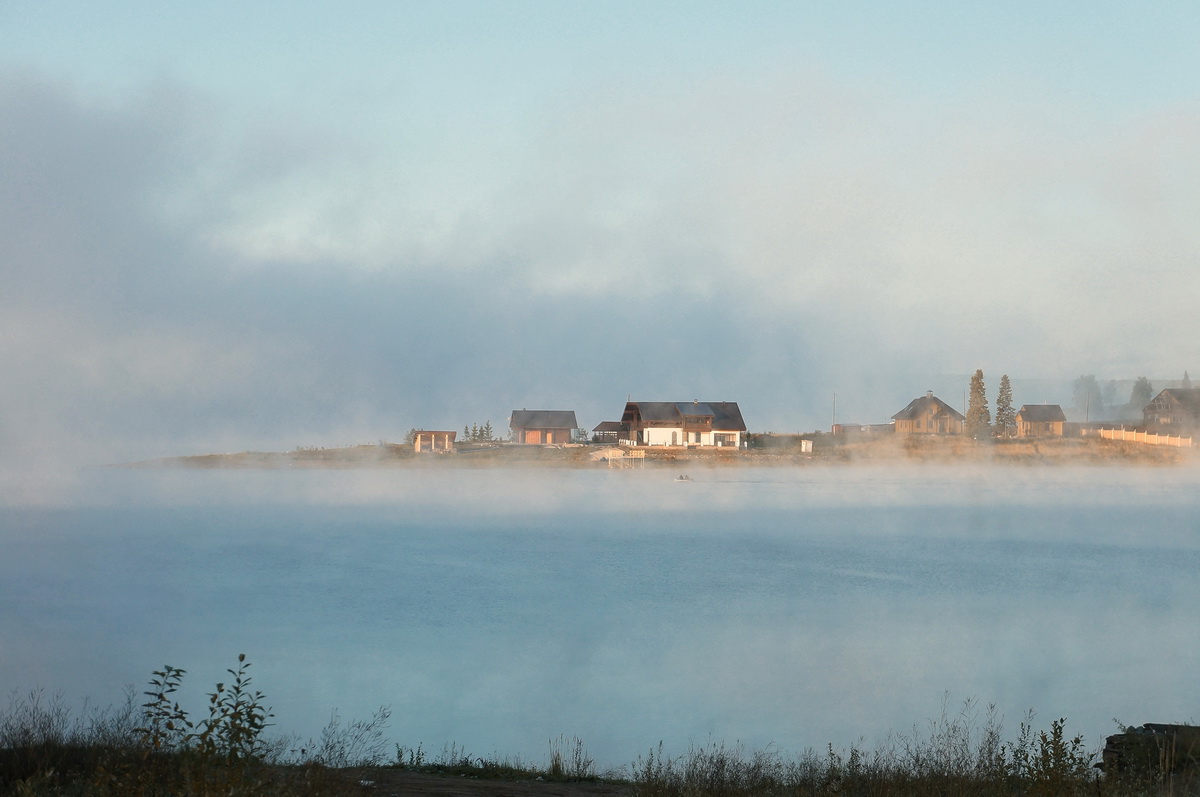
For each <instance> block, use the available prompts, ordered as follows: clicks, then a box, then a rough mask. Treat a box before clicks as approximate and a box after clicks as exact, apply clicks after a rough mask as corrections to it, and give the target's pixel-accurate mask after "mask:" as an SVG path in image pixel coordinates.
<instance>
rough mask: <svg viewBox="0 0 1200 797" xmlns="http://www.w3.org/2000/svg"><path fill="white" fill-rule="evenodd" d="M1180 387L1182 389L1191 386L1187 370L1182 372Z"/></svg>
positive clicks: (1187, 388)
mask: <svg viewBox="0 0 1200 797" xmlns="http://www.w3.org/2000/svg"><path fill="white" fill-rule="evenodd" d="M1180 387H1182V388H1183V389H1184V390H1191V388H1192V380H1191V379H1188V375H1187V371H1184V372H1183V384H1182V385H1180Z"/></svg>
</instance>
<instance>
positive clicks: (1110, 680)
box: [0, 468, 1200, 765]
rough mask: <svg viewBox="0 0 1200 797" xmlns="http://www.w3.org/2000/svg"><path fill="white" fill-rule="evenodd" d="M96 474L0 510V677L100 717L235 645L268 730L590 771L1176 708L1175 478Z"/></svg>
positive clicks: (1188, 662)
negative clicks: (79, 704)
mask: <svg viewBox="0 0 1200 797" xmlns="http://www.w3.org/2000/svg"><path fill="white" fill-rule="evenodd" d="M675 475H677V474H675V473H673V472H672V473H667V472H658V471H654V470H645V471H638V472H622V473H610V472H607V471H587V470H584V471H541V470H538V471H525V472H516V473H511V472H510V473H503V472H494V471H481V470H439V471H428V472H425V471H348V472H329V471H326V472H301V473H295V472H284V471H275V472H243V473H229V472H180V471H106V472H102V473H94V474H90V475H88V477H87V479H85V481H84V484H83V486H82V487H81V488H80V489H79V490H78V491H76V492H74V493H72V494H71V495H68V496H64V497H63V500H62V501H61V502H60V505H58V506H52V507H47V506H39V507H34V508H24V507H10V508H8V509H4V510H0V544H2V545H3V549H4V551H5V555H4V556H3V557H2V558H0V637H2V638H3V640H4V645H3V648H2V650H0V688H3V689H5V691H9V690H13V689H20V690H24V689H27V688H30V687H33V686H38V685H41V686H45V687H46V688H48V689H51V690H60V689H61V690H64V691H65V693H66V694H67V695H68V696H69V697H74V698H79V697H82V696H84V695H90V696H91V697H92V698H93V699H94V700H100V701H101V702H104V701H108V700H112V701H117V700H119V699H120V697H121V688H122V686H123V685H124V684H127V683H134V684H136V685H139V686H140V684H142V683H144V682H145V680H146V679H147V677H148V676H149V674H150V672H151V670H153V669H158V668H160V667H161V666H162V665H164V664H171V665H174V666H179V667H183V668H185V669H187V670H188V671H189V675H188V680H187V681H185V689H186V690H187V691H188V692H189V694H190V696H191V697H192V698H194V701H193V702H194V705H195V707H196V708H197V709H199V708H200V707H201V706H202V703H203V699H204V692H205V690H208V689H211V686H212V683H213V682H215V681H216V680H219V679H220V678H222V677H223V675H224V669H225V668H226V667H228V666H231V665H232V664H233V663H234V661H235V658H236V655H237V653H239V652H243V651H244V652H246V653H247V654H248V656H249V658H250V660H251V661H252V662H253V663H254V667H253V670H252V672H253V674H254V676H255V679H256V681H255V686H256V688H258V689H261V690H263V691H264V692H266V693H267V695H268V698H269V700H270V702H271V705H272V706H273V707H274V709H275V714H276V717H277V723H278V727H277V728H276V730H278V731H280V732H294V733H298V734H300V735H301V736H311V735H315V734H316V733H317V732H318V731H319V729H320V727H321V726H322V725H323V724H324V723H325V721H326V720H327V719H328V717H329V713H330V711H331V710H333V709H334V708H337V709H338V710H339V712H340V713H341V715H342V716H343V717H358V716H361V717H366V716H368V715H369V714H370V713H371V712H372V710H373V709H374V708H375V707H377V706H378V705H380V704H388V705H391V706H392V708H393V710H394V714H393V722H392V735H393V736H394V738H395V740H396V741H397V742H400V743H402V744H405V745H406V746H408V745H415V744H417V743H424V745H425V747H426V748H427V749H429V748H433V749H435V750H436V749H439V748H440V747H441V745H442V744H443V743H444V742H449V741H456V742H458V743H459V744H460V745H463V746H465V747H466V748H467V749H468V750H471V751H473V752H476V753H477V754H491V753H499V754H501V755H509V754H511V755H521V756H523V757H524V758H526V759H533V760H540V759H542V758H544V756H545V754H546V750H547V740H549V739H551V738H557V737H558V736H559V735H560V734H568V735H576V736H579V737H581V738H582V739H583V740H584V741H585V743H586V744H587V746H588V749H589V750H590V752H591V753H592V754H593V755H594V756H595V757H597V758H598V759H599V760H600V761H601V762H602V763H604V764H606V765H620V764H623V763H628V762H629V761H631V760H632V759H633V758H634V757H635V756H637V755H638V754H640V753H642V752H645V751H646V750H647V749H649V747H650V746H651V745H653V744H657V742H658V741H659V740H660V739H663V740H665V741H666V743H667V746H668V748H670V749H680V748H683V747H686V745H687V744H688V743H689V742H693V741H696V742H702V741H704V740H706V739H709V738H712V739H718V740H726V741H731V742H732V741H735V740H740V741H743V742H746V743H747V744H749V745H752V746H755V747H761V746H765V745H767V744H771V743H774V744H776V745H778V746H779V747H780V748H782V749H784V750H800V749H803V748H805V747H808V746H814V747H823V746H824V744H825V743H826V742H830V741H832V742H833V743H834V744H835V745H847V744H850V743H852V742H855V741H857V740H858V739H859V738H860V737H861V738H863V739H865V741H866V742H867V743H868V744H872V743H874V742H877V741H879V740H881V739H882V738H883V737H884V736H885V735H886V734H887V733H888V731H889V730H896V731H905V730H907V729H909V728H910V727H911V726H912V725H913V724H914V723H923V722H924V720H926V719H928V718H929V717H931V716H933V715H934V714H936V713H937V712H939V711H940V708H941V703H942V699H943V695H944V694H945V693H947V692H949V693H950V694H951V696H952V698H953V699H955V700H959V699H965V698H968V697H974V698H977V699H978V700H980V701H981V702H984V703H987V702H995V703H997V704H998V706H999V709H1000V711H1001V712H1002V713H1003V714H1004V715H1005V716H1006V717H1007V718H1008V725H1009V728H1010V730H1014V731H1015V726H1016V724H1017V722H1018V721H1019V719H1020V718H1021V717H1022V716H1023V715H1024V712H1025V711H1026V710H1027V709H1029V708H1035V709H1037V710H1038V712H1039V714H1040V716H1041V717H1042V718H1043V719H1044V720H1045V722H1046V723H1048V722H1049V720H1050V719H1053V718H1057V717H1059V716H1064V717H1066V718H1067V719H1068V730H1069V731H1071V732H1080V733H1084V734H1085V736H1086V737H1087V738H1088V740H1089V742H1092V743H1096V742H1098V741H1099V740H1100V739H1101V738H1102V736H1103V735H1104V734H1106V733H1109V732H1112V730H1113V728H1114V726H1113V723H1112V718H1113V717H1117V718H1120V719H1121V720H1122V721H1125V722H1129V723H1141V722H1145V721H1161V722H1166V721H1181V720H1189V719H1195V718H1196V717H1195V713H1194V712H1195V709H1194V707H1195V706H1196V705H1197V698H1198V697H1200V695H1198V694H1197V691H1198V687H1197V686H1196V679H1195V678H1194V670H1195V662H1196V659H1197V655H1198V654H1200V624H1197V623H1196V622H1195V620H1194V618H1195V616H1196V612H1197V609H1198V608H1200V586H1198V585H1197V580H1196V579H1195V577H1194V574H1195V573H1196V572H1197V569H1198V566H1200V529H1198V526H1200V520H1198V519H1200V513H1198V512H1197V508H1198V507H1197V503H1198V502H1200V499H1197V497H1196V496H1197V495H1200V493H1198V492H1197V491H1196V489H1195V488H1196V486H1197V481H1200V479H1198V477H1197V474H1196V473H1195V472H1193V471H1191V470H1159V469H1155V470H1153V471H1151V470H1135V469H1100V468H1097V469H1079V470H1071V469H1045V470H1042V469H1022V468H1011V469H1004V470H996V471H988V470H974V471H972V470H967V471H961V470H960V471H954V470H949V469H937V468H918V469H912V470H902V469H888V468H820V469H814V468H809V469H782V470H781V469H746V470H728V471H720V470H718V471H701V472H692V473H691V475H692V477H693V479H694V481H693V482H692V483H676V482H675V481H674V476H675Z"/></svg>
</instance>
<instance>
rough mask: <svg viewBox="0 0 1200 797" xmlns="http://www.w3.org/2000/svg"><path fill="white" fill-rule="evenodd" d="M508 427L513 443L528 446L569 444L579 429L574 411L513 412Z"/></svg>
mask: <svg viewBox="0 0 1200 797" xmlns="http://www.w3.org/2000/svg"><path fill="white" fill-rule="evenodd" d="M508 426H509V428H510V429H511V430H512V439H513V441H514V442H517V443H525V444H528V445H562V444H563V443H569V442H571V438H572V436H573V433H574V432H575V430H576V429H577V428H579V427H578V424H577V423H576V422H575V411H574V410H513V414H512V417H511V418H509V419H508Z"/></svg>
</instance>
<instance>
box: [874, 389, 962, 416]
mask: <svg viewBox="0 0 1200 797" xmlns="http://www.w3.org/2000/svg"><path fill="white" fill-rule="evenodd" d="M930 413H933V414H942V413H944V414H946V415H949V416H950V417H951V418H954V419H955V420H959V421H965V420H966V417H965V416H964V415H963V414H962V413H961V412H959V411H958V410H956V409H954V408H953V407H951V406H950V405H949V404H947V403H946V402H944V401H942V400H941V399H940V398H938V397H937V396H935V395H933V394H932V393H926V394H925V395H924V396H921V397H920V398H915V399H913V400H912V401H910V402H908V406H907V407H905V408H904V409H902V410H900V411H899V412H897V413H896V414H895V415H893V416H892V420H894V421H911V420H915V419H916V418H920V417H923V416H924V415H926V414H930Z"/></svg>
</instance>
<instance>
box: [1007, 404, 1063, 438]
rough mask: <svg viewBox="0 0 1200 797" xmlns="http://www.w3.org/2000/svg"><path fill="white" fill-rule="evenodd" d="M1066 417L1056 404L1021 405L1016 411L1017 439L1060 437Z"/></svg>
mask: <svg viewBox="0 0 1200 797" xmlns="http://www.w3.org/2000/svg"><path fill="white" fill-rule="evenodd" d="M1066 423H1067V416H1066V414H1065V413H1064V412H1063V410H1062V407H1060V406H1059V405H1057V404H1022V405H1021V409H1020V410H1018V411H1017V437H1062V436H1063V431H1064V429H1065V428H1066Z"/></svg>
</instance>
